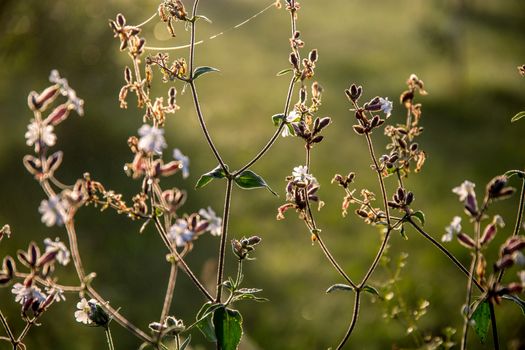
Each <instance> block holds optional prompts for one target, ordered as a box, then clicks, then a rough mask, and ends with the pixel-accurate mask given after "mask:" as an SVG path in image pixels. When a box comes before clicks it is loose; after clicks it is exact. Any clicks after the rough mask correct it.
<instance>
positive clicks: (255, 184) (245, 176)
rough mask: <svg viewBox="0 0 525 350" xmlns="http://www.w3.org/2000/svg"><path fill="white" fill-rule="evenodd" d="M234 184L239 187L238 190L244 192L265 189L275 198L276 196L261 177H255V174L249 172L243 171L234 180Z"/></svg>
mask: <svg viewBox="0 0 525 350" xmlns="http://www.w3.org/2000/svg"><path fill="white" fill-rule="evenodd" d="M235 183H236V184H237V186H239V187H240V188H242V189H245V190H251V189H253V188H263V187H266V188H267V189H268V191H270V192H271V193H273V194H274V195H275V196H277V193H275V192H274V191H273V190H272V189H271V188H270V186H268V184H267V183H266V181H264V179H263V178H262V177H260V176H259V175H257V174H256V173H254V172H253V171H251V170H245V171H243V172H242V173H240V174H239V176H237V177H236V178H235Z"/></svg>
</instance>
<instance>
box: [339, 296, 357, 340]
mask: <svg viewBox="0 0 525 350" xmlns="http://www.w3.org/2000/svg"><path fill="white" fill-rule="evenodd" d="M360 297H361V291H360V290H356V291H355V298H354V311H353V312H352V321H350V325H349V326H348V330H347V331H346V334H345V336H344V337H343V339H342V340H341V342H340V343H339V345H338V346H337V350H340V349H342V348H343V346H344V345H345V344H346V342H347V341H348V339H349V338H350V335H351V334H352V332H353V331H354V328H355V325H356V323H357V318H358V317H359V306H360Z"/></svg>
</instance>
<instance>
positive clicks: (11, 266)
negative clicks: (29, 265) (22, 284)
mask: <svg viewBox="0 0 525 350" xmlns="http://www.w3.org/2000/svg"><path fill="white" fill-rule="evenodd" d="M2 268H3V270H4V271H5V272H6V273H7V275H8V276H10V277H13V275H14V274H15V272H16V264H15V261H14V260H13V258H12V257H10V256H6V257H5V258H4V261H3V262H2Z"/></svg>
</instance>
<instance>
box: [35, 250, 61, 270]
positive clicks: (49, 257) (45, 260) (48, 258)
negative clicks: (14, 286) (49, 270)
mask: <svg viewBox="0 0 525 350" xmlns="http://www.w3.org/2000/svg"><path fill="white" fill-rule="evenodd" d="M57 254H58V252H57V251H53V250H50V251H48V252H46V253H44V255H42V256H41V257H40V258H39V259H38V261H37V262H36V266H38V267H40V266H44V265H46V264H49V263H51V262H53V261H54V260H55V259H56V256H57Z"/></svg>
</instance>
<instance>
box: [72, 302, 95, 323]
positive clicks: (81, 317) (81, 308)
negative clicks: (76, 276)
mask: <svg viewBox="0 0 525 350" xmlns="http://www.w3.org/2000/svg"><path fill="white" fill-rule="evenodd" d="M90 301H95V300H94V299H91V300H90ZM77 309H78V310H77V311H75V320H76V321H77V322H80V323H84V324H91V323H92V321H91V319H90V318H89V313H90V312H91V306H89V303H88V301H87V300H86V299H85V298H82V300H80V301H79V302H78V303H77Z"/></svg>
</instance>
